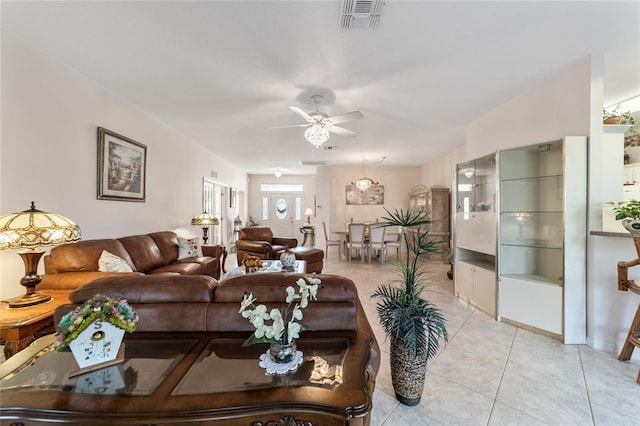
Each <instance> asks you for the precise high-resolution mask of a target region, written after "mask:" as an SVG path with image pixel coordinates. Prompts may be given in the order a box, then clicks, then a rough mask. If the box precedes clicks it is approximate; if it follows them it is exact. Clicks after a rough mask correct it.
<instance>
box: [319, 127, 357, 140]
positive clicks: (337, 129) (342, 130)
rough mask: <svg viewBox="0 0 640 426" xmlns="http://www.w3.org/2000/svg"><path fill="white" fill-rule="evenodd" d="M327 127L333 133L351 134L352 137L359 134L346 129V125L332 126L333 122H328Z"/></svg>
mask: <svg viewBox="0 0 640 426" xmlns="http://www.w3.org/2000/svg"><path fill="white" fill-rule="evenodd" d="M326 127H327V129H328V130H329V131H330V132H331V133H335V134H337V135H342V136H351V137H355V136H358V132H354V131H353V130H349V129H345V128H344V127H338V126H332V125H331V124H326Z"/></svg>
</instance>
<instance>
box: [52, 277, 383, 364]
mask: <svg viewBox="0 0 640 426" xmlns="http://www.w3.org/2000/svg"><path fill="white" fill-rule="evenodd" d="M303 276H305V274H293V273H286V272H280V273H256V274H247V275H241V276H237V277H233V278H229V279H226V280H224V281H221V282H218V281H217V280H215V279H213V278H212V277H209V276H206V275H196V276H191V275H162V274H160V275H157V274H152V275H145V276H121V277H113V276H111V277H105V278H101V279H97V280H95V281H92V282H91V283H88V284H85V285H83V286H81V287H80V288H78V289H76V290H74V291H73V292H71V294H70V296H69V300H70V301H71V304H67V305H63V306H61V307H59V308H58V309H56V312H55V316H54V317H55V323H56V324H57V323H59V322H60V319H61V318H62V316H63V315H65V314H66V313H67V312H69V311H70V310H72V309H74V308H75V307H76V306H78V305H81V304H82V303H84V302H85V301H86V300H88V299H90V298H91V297H93V296H94V295H96V294H98V293H100V294H104V295H107V296H110V297H114V298H124V299H127V301H128V302H129V304H130V305H131V307H132V308H133V310H134V311H135V312H136V313H137V314H138V316H139V318H140V319H139V321H138V324H137V326H136V332H242V333H243V334H246V336H247V337H248V336H249V335H250V333H251V332H253V331H254V328H253V326H252V325H251V323H250V322H249V321H248V320H247V319H245V318H243V317H242V315H240V314H239V313H238V311H239V309H240V302H241V301H242V298H243V295H244V294H245V292H252V293H253V295H254V296H255V297H256V299H257V301H256V303H258V304H265V305H267V309H268V310H271V309H272V308H280V309H281V311H282V312H284V309H285V308H286V302H285V298H286V291H285V289H286V287H287V286H293V287H294V288H296V289H297V288H298V287H297V285H296V284H295V282H296V281H297V280H298V279H299V278H301V277H303ZM313 276H314V277H316V278H319V279H320V280H321V288H320V289H319V290H318V294H317V300H313V301H310V302H309V305H308V306H307V307H306V308H305V309H304V310H303V314H304V318H303V320H302V322H303V323H304V324H305V325H307V326H308V327H310V328H311V329H312V330H313V331H318V332H332V333H337V334H339V335H345V336H348V335H353V336H355V334H356V333H363V334H364V336H365V337H366V338H367V339H370V341H371V360H370V364H371V367H372V368H373V371H374V372H377V371H378V368H379V363H380V360H379V353H380V352H379V347H378V344H377V342H376V339H375V336H374V334H373V330H372V329H371V326H370V324H369V321H368V320H367V317H366V314H365V312H364V310H363V308H362V305H361V303H360V300H359V298H358V292H357V289H356V286H355V284H354V283H353V281H351V280H350V279H348V278H345V277H342V276H338V275H329V274H318V275H313ZM304 333H305V337H312V334H313V332H311V331H306V332H304ZM325 335H326V333H325Z"/></svg>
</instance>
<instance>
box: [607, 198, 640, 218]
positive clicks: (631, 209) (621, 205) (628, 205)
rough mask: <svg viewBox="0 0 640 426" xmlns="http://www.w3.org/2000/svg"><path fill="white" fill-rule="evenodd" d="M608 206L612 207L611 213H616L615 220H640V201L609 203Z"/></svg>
mask: <svg viewBox="0 0 640 426" xmlns="http://www.w3.org/2000/svg"><path fill="white" fill-rule="evenodd" d="M608 204H609V205H611V206H613V211H614V212H615V213H616V220H622V219H626V218H629V219H640V201H638V200H631V201H620V202H617V203H616V202H613V201H609V203H608Z"/></svg>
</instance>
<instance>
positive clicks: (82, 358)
mask: <svg viewBox="0 0 640 426" xmlns="http://www.w3.org/2000/svg"><path fill="white" fill-rule="evenodd" d="M137 322H138V315H137V314H136V313H135V312H133V310H132V309H131V306H130V305H129V304H128V303H127V301H126V300H124V299H120V300H118V299H112V298H110V297H107V296H104V295H102V294H96V295H95V296H93V297H92V298H91V299H89V300H87V301H86V302H85V303H84V304H83V305H82V306H79V307H77V308H76V309H75V310H73V311H72V312H69V313H68V314H66V315H65V316H64V317H62V319H61V320H60V323H59V324H58V332H57V333H56V336H55V340H54V348H55V349H56V350H57V351H59V350H61V349H63V348H64V347H66V346H67V345H68V346H69V347H70V348H71V352H72V353H73V356H74V358H75V360H76V362H77V363H78V367H79V369H78V370H77V371H75V372H72V373H71V374H70V376H73V375H77V374H82V373H86V372H88V371H93V370H96V369H99V368H102V367H106V366H109V365H113V364H116V363H118V362H122V361H123V360H124V353H123V352H122V350H121V346H120V343H121V342H122V338H123V336H124V332H125V331H127V332H132V331H133V330H135V328H136V323H137Z"/></svg>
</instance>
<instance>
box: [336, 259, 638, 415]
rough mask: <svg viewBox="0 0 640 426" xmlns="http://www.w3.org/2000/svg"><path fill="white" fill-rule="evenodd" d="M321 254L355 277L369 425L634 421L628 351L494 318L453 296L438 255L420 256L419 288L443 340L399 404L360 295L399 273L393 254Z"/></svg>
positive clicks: (367, 302)
mask: <svg viewBox="0 0 640 426" xmlns="http://www.w3.org/2000/svg"><path fill="white" fill-rule="evenodd" d="M332 251H333V250H332ZM330 254H331V255H330V258H329V260H326V259H325V266H324V270H323V273H327V274H338V275H343V276H346V277H349V278H351V279H352V280H353V281H354V282H355V283H356V285H357V286H358V291H359V296H360V299H361V300H362V303H363V305H364V309H365V311H366V312H367V315H368V317H369V321H370V323H371V326H372V327H373V329H374V332H375V334H376V338H377V339H378V343H379V345H380V348H381V351H382V361H381V366H380V372H379V374H378V377H377V379H376V391H375V393H374V398H373V399H374V407H373V418H372V422H371V424H372V426H382V425H383V426H403V425H412V426H413V425H607V426H608V425H612V426H613V425H616V426H619V425H640V385H639V384H637V383H636V381H635V380H636V377H637V375H638V369H639V368H640V362H639V361H637V359H632V360H631V361H629V362H621V361H618V360H617V358H616V357H617V354H616V355H614V354H609V353H605V352H602V351H597V350H594V349H592V348H591V347H589V346H587V345H564V344H562V343H561V342H559V341H557V340H554V339H552V338H549V337H546V336H543V335H540V334H537V333H533V332H530V331H527V330H524V329H521V328H517V327H514V326H512V325H509V324H505V323H501V322H497V321H495V320H493V319H492V318H491V317H489V316H488V315H486V314H485V313H483V312H482V311H479V310H477V309H475V308H474V307H473V306H469V305H468V304H466V303H465V302H463V301H461V300H459V299H457V298H456V297H455V296H454V295H453V281H451V280H449V279H448V278H447V276H446V271H447V270H448V265H443V264H429V269H430V270H431V271H432V273H431V274H430V277H429V281H430V284H429V286H428V289H427V292H426V294H425V297H426V298H428V299H429V300H431V301H432V302H434V303H435V304H436V306H438V307H439V308H440V309H441V310H442V312H443V314H444V316H445V318H446V319H447V330H448V332H449V343H448V344H447V345H446V346H444V345H443V346H444V347H442V348H441V351H440V353H439V354H438V356H437V357H436V358H434V359H432V360H430V361H429V364H428V367H427V376H426V381H425V390H424V393H423V396H422V399H421V401H420V404H418V405H417V406H415V407H407V406H404V405H401V404H399V403H398V402H397V401H396V399H395V397H394V392H393V387H392V385H391V373H390V368H389V342H388V341H386V338H385V335H384V333H383V331H382V329H381V328H380V325H379V323H378V319H377V313H376V311H375V303H376V302H375V300H371V299H370V297H369V296H370V295H371V293H373V291H374V290H375V289H376V287H377V286H378V285H379V284H381V283H384V282H386V281H388V280H390V279H395V278H397V277H398V275H397V267H396V266H395V265H394V259H393V258H391V260H390V263H387V264H384V265H381V264H380V263H377V262H376V261H375V259H374V260H373V261H372V263H371V264H367V263H364V264H362V263H360V260H358V259H356V261H355V262H352V263H348V262H347V261H346V260H338V258H337V253H335V252H334V253H330ZM634 355H636V354H634ZM636 356H637V355H636Z"/></svg>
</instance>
